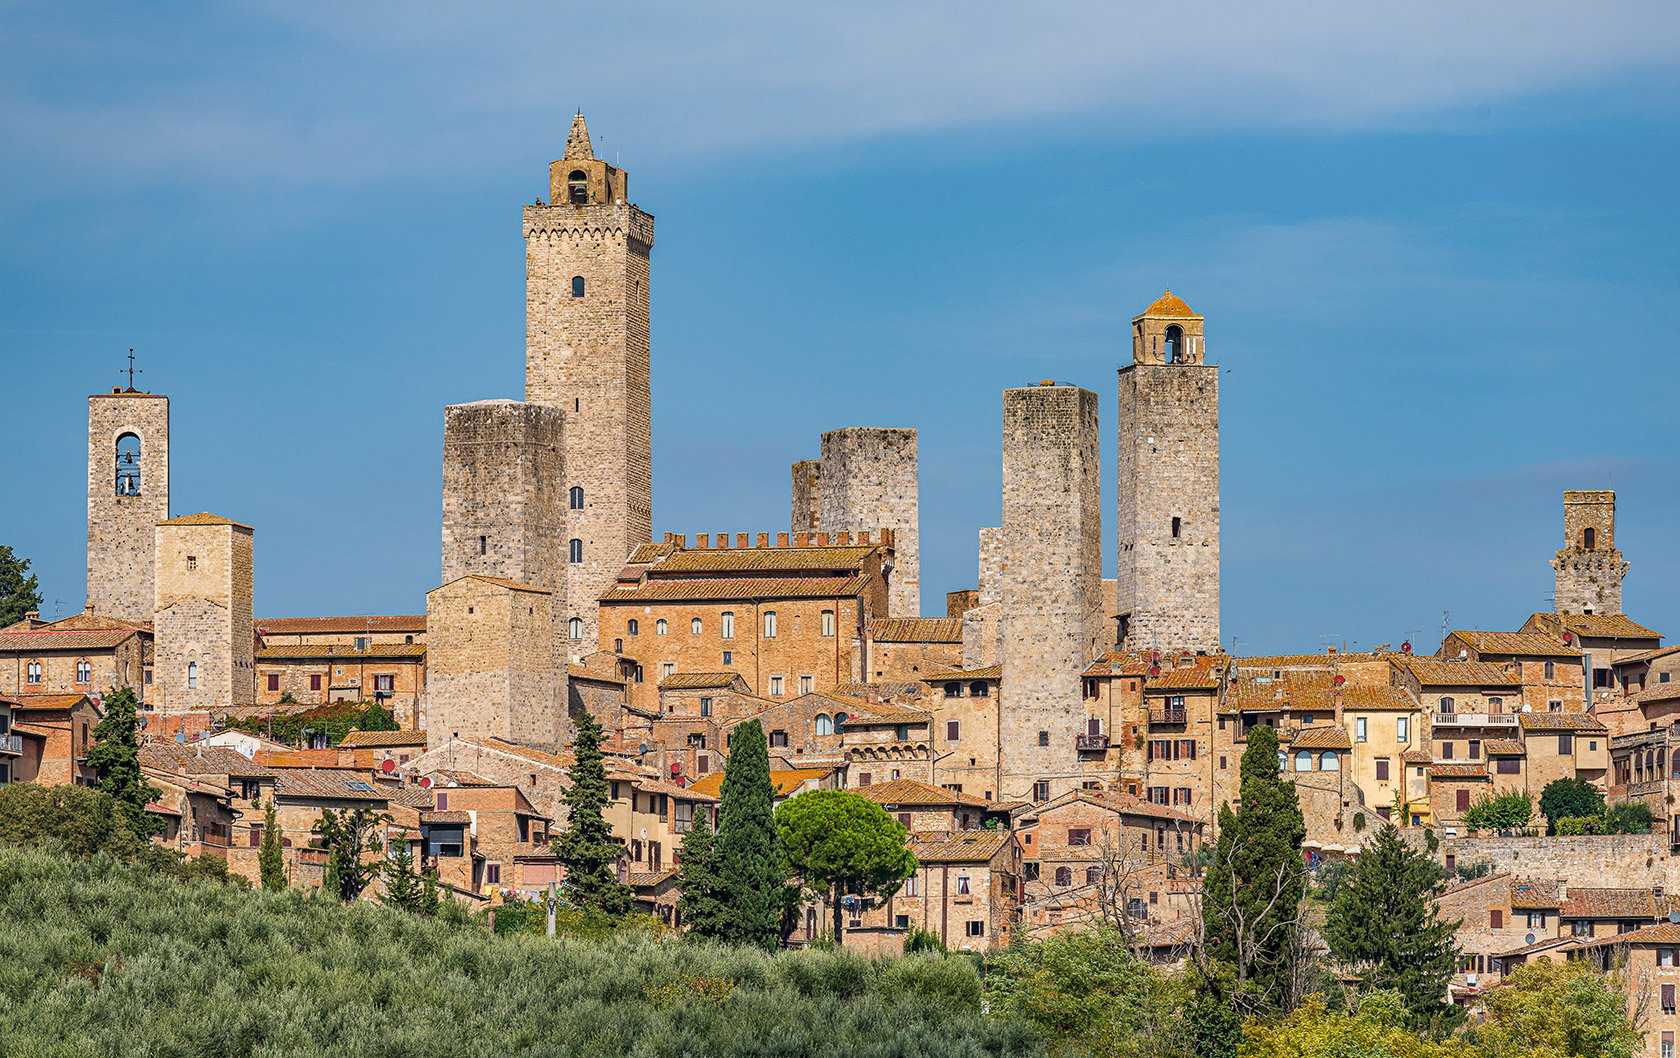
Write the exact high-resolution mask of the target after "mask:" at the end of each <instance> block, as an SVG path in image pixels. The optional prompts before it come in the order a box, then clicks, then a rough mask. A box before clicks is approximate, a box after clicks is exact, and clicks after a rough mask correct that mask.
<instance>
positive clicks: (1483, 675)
mask: <svg viewBox="0 0 1680 1058" xmlns="http://www.w3.org/2000/svg"><path fill="white" fill-rule="evenodd" d="M1397 664H1399V665H1400V667H1401V668H1403V669H1405V670H1406V671H1407V672H1410V673H1411V674H1412V678H1413V679H1415V680H1417V681H1418V683H1419V684H1420V685H1422V686H1424V687H1520V686H1522V680H1521V679H1519V678H1518V677H1516V676H1514V675H1512V674H1511V673H1509V672H1506V671H1505V669H1504V668H1503V667H1501V666H1499V665H1495V664H1493V663H1492V662H1489V661H1446V660H1443V659H1441V658H1419V657H1412V658H1406V659H1404V660H1402V661H1400V662H1398V663H1397Z"/></svg>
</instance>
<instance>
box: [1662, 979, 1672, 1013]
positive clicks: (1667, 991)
mask: <svg viewBox="0 0 1680 1058" xmlns="http://www.w3.org/2000/svg"><path fill="white" fill-rule="evenodd" d="M1662 1010H1663V1013H1664V1014H1672V1013H1674V986H1673V985H1663V986H1662Z"/></svg>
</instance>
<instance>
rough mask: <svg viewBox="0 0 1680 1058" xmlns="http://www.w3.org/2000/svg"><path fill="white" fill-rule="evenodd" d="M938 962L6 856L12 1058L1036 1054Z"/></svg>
mask: <svg viewBox="0 0 1680 1058" xmlns="http://www.w3.org/2000/svg"><path fill="white" fill-rule="evenodd" d="M118 953H121V956H122V958H121V961H120V964H119V963H118V961H117V958H116V957H117V955H118ZM924 960H925V961H924ZM900 962H904V960H901V961H900ZM948 962H949V965H947V961H946V960H934V959H931V958H929V957H925V956H924V957H918V958H917V959H916V960H915V963H916V965H912V966H905V967H903V968H899V967H897V966H882V965H880V964H876V963H873V962H870V961H868V960H865V959H860V958H858V957H856V956H853V955H850V954H847V953H832V954H830V953H822V952H786V953H781V954H776V955H770V954H766V953H763V952H760V951H755V950H751V949H745V948H725V947H722V946H718V945H711V944H698V943H688V942H675V943H672V942H655V941H652V940H649V939H647V938H645V937H642V936H639V935H633V936H623V935H618V936H614V937H612V938H610V939H608V940H604V941H599V942H595V941H580V940H573V939H561V940H559V941H557V942H554V941H549V940H548V939H547V938H546V937H542V936H532V935H523V934H520V935H505V936H491V935H489V934H488V933H486V932H484V930H483V929H482V928H472V927H467V926H462V925H456V924H453V923H451V922H447V921H443V920H441V919H427V918H419V917H416V916H414V915H406V914H400V913H397V912H395V911H392V910H391V909H389V908H385V907H381V906H378V905H376V904H372V903H369V902H366V901H360V902H357V903H355V904H339V903H337V902H336V901H330V900H314V899H309V898H308V897H307V896H306V895H304V894H303V893H302V892H300V891H298V890H295V889H294V890H291V891H288V892H284V893H267V892H256V893H240V892H237V891H235V890H233V889H231V888H228V887H226V886H212V885H206V884H203V883H198V884H190V885H180V884H174V883H170V882H166V881H164V880H162V879H159V878H157V877H156V876H152V875H148V874H146V873H145V872H143V871H139V870H136V869H132V868H124V867H121V866H119V865H117V864H114V863H112V862H111V861H108V860H102V861H83V862H76V861H70V860H66V859H64V858H61V857H54V856H50V855H47V854H44V853H40V852H21V851H0V1008H3V1010H4V1013H5V1015H6V1016H5V1017H4V1018H0V1053H3V1054H6V1055H14V1054H15V1055H31V1056H33V1055H43V1056H54V1058H70V1056H84V1055H85V1056H100V1058H106V1056H110V1058H116V1056H128V1055H155V1056H163V1055H170V1056H180V1058H189V1056H191V1058H199V1056H204V1058H208V1056H215V1058H326V1056H329V1055H331V1056H338V1055H356V1056H365V1058H397V1056H410V1055H423V1056H425V1058H476V1056H480V1055H498V1056H504V1055H505V1056H508V1058H558V1056H561V1055H574V1056H579V1058H583V1056H591V1058H607V1056H615V1055H631V1054H634V1055H644V1056H649V1058H659V1056H673V1058H674V1056H680V1055H697V1056H698V1055H706V1056H710V1055H720V1056H721V1055H731V1056H733V1055H742V1056H757V1058H769V1056H773V1055H785V1056H796V1055H797V1056H810V1058H852V1056H857V1058H900V1056H908V1055H915V1056H918V1058H1006V1056H1007V1058H1017V1056H1019V1058H1030V1056H1032V1055H1035V1054H1038V1053H1040V1052H1039V1049H1038V1047H1037V1045H1036V1043H1035V1042H1034V1041H1033V1038H1032V1033H1031V1030H1030V1028H1028V1027H1027V1026H1025V1025H1022V1024H1019V1023H1017V1022H1013V1021H999V1020H988V1019H986V1018H984V1017H983V1016H981V1015H980V1014H978V1013H976V1012H975V1010H974V1006H973V995H974V987H975V986H974V982H973V971H972V969H970V968H969V966H968V964H967V962H966V960H962V959H957V958H953V959H951V960H949V961H948ZM936 963H937V964H938V965H935V964H936ZM107 966H109V967H110V968H109V969H105V967H107ZM84 968H85V972H84Z"/></svg>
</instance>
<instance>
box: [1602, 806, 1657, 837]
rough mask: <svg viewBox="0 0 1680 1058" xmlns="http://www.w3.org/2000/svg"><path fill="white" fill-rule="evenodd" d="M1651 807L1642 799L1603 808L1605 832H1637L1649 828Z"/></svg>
mask: <svg viewBox="0 0 1680 1058" xmlns="http://www.w3.org/2000/svg"><path fill="white" fill-rule="evenodd" d="M1652 818H1653V817H1652V815H1651V809H1650V808H1648V807H1647V806H1646V805H1645V803H1644V802H1642V801H1627V802H1624V803H1622V804H1617V805H1611V806H1610V807H1609V808H1607V809H1605V810H1604V832H1605V833H1606V834H1638V833H1641V832H1642V831H1646V830H1650V829H1651V820H1652Z"/></svg>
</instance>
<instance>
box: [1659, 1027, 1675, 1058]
mask: <svg viewBox="0 0 1680 1058" xmlns="http://www.w3.org/2000/svg"><path fill="white" fill-rule="evenodd" d="M1660 1054H1661V1058H1674V1033H1672V1032H1664V1033H1663V1034H1662V1051H1661V1052H1660Z"/></svg>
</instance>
